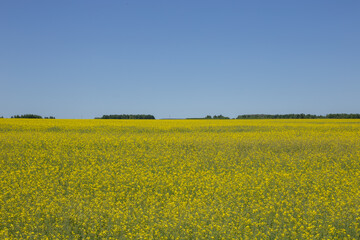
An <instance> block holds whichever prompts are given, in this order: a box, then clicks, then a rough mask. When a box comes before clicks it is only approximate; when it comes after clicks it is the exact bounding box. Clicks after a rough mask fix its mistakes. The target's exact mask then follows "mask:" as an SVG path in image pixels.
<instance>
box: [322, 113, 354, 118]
mask: <svg viewBox="0 0 360 240" xmlns="http://www.w3.org/2000/svg"><path fill="white" fill-rule="evenodd" d="M326 118H337V119H339V118H360V114H359V113H350V114H347V113H330V114H327V115H326Z"/></svg>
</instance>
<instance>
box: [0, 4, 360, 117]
mask: <svg viewBox="0 0 360 240" xmlns="http://www.w3.org/2000/svg"><path fill="white" fill-rule="evenodd" d="M359 90H360V1H358V0H346V1H339V0H336V1H332V0H317V1H314V0H301V1H295V0H294V1H292V0H283V1H278V0H273V1H268V0H264V1H257V0H251V1H250V0H249V1H239V0H236V1H235V0H234V1H228V0H216V1H215V0H191V1H190V0H151V1H149V0H141V1H140V0H127V1H125V0H105V1H103V0H98V1H93V0H75V1H70V0H62V1H49V0H43V1H38V0H33V1H28V0H15V1H14V0H2V1H0V116H4V117H10V116H12V115H15V114H25V113H33V114H39V115H42V116H50V115H52V116H55V117H56V118H94V117H97V116H102V115H103V114H153V115H155V117H156V118H167V117H172V118H176V117H179V118H184V117H204V116H206V115H208V114H210V115H214V114H216V115H218V114H223V115H224V116H229V117H236V116H237V115H239V114H254V113H267V114H282V113H310V114H326V113H343V112H344V113H360V91H359Z"/></svg>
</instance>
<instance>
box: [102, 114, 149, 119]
mask: <svg viewBox="0 0 360 240" xmlns="http://www.w3.org/2000/svg"><path fill="white" fill-rule="evenodd" d="M95 119H155V117H154V116H153V115H150V114H120V115H118V114H113V115H103V116H102V117H97V118H95Z"/></svg>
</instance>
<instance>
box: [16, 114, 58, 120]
mask: <svg viewBox="0 0 360 240" xmlns="http://www.w3.org/2000/svg"><path fill="white" fill-rule="evenodd" d="M11 118H39V119H42V118H43V117H42V116H40V115H36V114H23V115H14V116H11ZM44 119H55V117H53V116H50V117H44Z"/></svg>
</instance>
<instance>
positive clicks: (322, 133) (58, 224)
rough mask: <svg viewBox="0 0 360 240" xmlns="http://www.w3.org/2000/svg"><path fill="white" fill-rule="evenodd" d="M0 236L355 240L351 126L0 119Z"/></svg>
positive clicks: (358, 215) (357, 211) (356, 156)
mask: <svg viewBox="0 0 360 240" xmlns="http://www.w3.org/2000/svg"><path fill="white" fill-rule="evenodd" d="M0 176H1V177H0V238H1V239H5V238H10V239H11V238H26V237H29V238H30V239H43V238H45V237H48V238H49V239H55V238H60V239H65V238H69V239H75V238H88V239H97V238H99V239H111V238H112V239H211V238H214V239H223V238H225V239H234V238H244V239H247V238H248V239H254V238H258V239H275V238H280V239H284V238H285V239H296V238H297V239H314V238H315V239H316V238H317V239H319V238H321V239H322V238H329V239H334V238H335V239H336V238H338V239H346V238H349V239H359V237H360V208H359V206H360V187H359V186H360V120H25V119H0Z"/></svg>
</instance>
